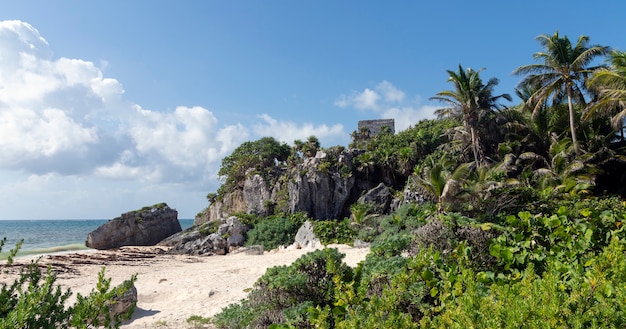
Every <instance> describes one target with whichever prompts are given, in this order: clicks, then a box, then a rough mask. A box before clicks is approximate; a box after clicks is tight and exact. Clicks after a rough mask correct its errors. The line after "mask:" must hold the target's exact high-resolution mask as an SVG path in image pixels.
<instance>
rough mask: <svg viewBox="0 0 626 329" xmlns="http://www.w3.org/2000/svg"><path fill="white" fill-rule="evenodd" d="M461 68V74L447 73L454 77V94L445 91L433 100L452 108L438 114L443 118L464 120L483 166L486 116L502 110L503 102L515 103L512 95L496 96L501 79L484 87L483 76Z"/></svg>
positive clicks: (469, 69)
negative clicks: (482, 137)
mask: <svg viewBox="0 0 626 329" xmlns="http://www.w3.org/2000/svg"><path fill="white" fill-rule="evenodd" d="M482 70H483V69H480V70H478V71H475V70H472V69H471V68H467V69H466V70H463V67H462V66H461V65H459V69H458V71H456V72H454V71H451V70H447V72H448V74H449V75H450V77H449V78H448V82H452V83H453V84H454V87H455V88H454V90H444V91H442V92H439V93H437V95H436V96H434V97H431V98H430V99H431V100H436V101H440V102H442V103H444V104H447V105H449V107H446V108H442V109H438V110H437V111H435V113H436V114H437V115H438V116H439V117H440V118H442V117H455V116H458V117H461V119H462V120H463V125H464V128H465V130H466V132H467V133H469V135H470V140H471V147H472V153H473V154H474V163H475V164H476V165H477V166H481V165H483V164H484V162H485V155H484V153H483V148H482V146H481V142H480V136H479V128H480V127H479V122H480V119H481V118H482V117H484V115H485V113H487V112H491V111H493V110H494V109H499V108H501V106H500V105H499V104H498V102H497V101H498V99H499V98H504V99H507V100H508V101H511V100H512V98H511V96H510V95H509V94H502V95H498V96H493V89H494V87H495V86H496V85H497V84H498V79H496V78H491V79H489V81H488V82H487V84H483V81H482V80H481V78H480V72H481V71H482Z"/></svg>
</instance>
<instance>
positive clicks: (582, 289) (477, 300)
mask: <svg viewBox="0 0 626 329" xmlns="http://www.w3.org/2000/svg"><path fill="white" fill-rule="evenodd" d="M624 251H625V250H624V242H623V241H620V240H619V239H618V238H616V237H614V238H613V239H612V242H611V243H610V245H609V246H608V247H606V248H604V250H603V251H602V253H601V254H600V255H598V256H597V257H595V258H594V259H593V260H591V261H590V263H589V264H587V266H585V267H581V268H578V269H577V270H576V271H573V272H571V273H570V275H568V276H564V275H563V273H562V271H561V270H560V268H559V267H560V265H559V264H558V262H554V261H549V262H548V264H547V266H546V270H545V272H544V274H543V275H538V274H537V273H535V272H534V269H533V266H529V267H528V268H526V269H525V270H524V271H523V273H522V275H521V280H519V281H517V282H514V283H511V284H508V285H502V284H492V285H490V286H487V285H485V284H483V283H481V282H480V281H479V280H476V277H475V276H474V273H473V272H472V271H471V270H468V271H466V272H465V273H464V275H463V277H462V279H461V280H462V281H463V286H464V287H465V291H464V293H463V294H462V295H460V296H459V297H457V298H456V299H455V300H454V302H453V303H452V304H451V305H449V307H447V308H446V309H445V310H444V311H443V312H442V313H441V314H440V315H439V316H437V317H434V318H433V320H432V322H430V321H424V323H423V324H424V327H426V328H444V327H445V328H624V326H626V313H625V311H624V310H626V258H625V257H624Z"/></svg>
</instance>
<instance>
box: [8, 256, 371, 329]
mask: <svg viewBox="0 0 626 329" xmlns="http://www.w3.org/2000/svg"><path fill="white" fill-rule="evenodd" d="M329 247H331V248H337V249H339V251H340V252H341V253H344V254H345V255H346V257H345V258H344V261H345V262H346V263H347V264H348V265H350V266H356V265H357V264H358V263H359V262H360V261H362V260H364V259H365V256H366V255H367V253H368V252H369V249H367V248H352V247H350V246H345V245H331V246H329ZM312 250H313V249H295V248H287V249H280V250H274V251H266V252H265V253H264V254H263V255H247V254H245V253H233V254H229V255H226V256H181V255H167V254H165V253H164V249H162V248H158V247H124V248H121V249H117V250H111V251H90V252H77V253H69V254H62V255H49V256H45V257H44V258H42V259H41V262H42V264H49V265H51V266H52V268H53V269H55V270H56V271H58V277H57V282H58V283H59V284H61V285H62V286H63V287H66V288H71V289H72V291H73V292H74V293H81V294H83V295H85V294H88V293H89V292H90V291H91V290H92V289H93V288H94V287H95V285H96V282H97V280H98V272H99V271H100V269H101V268H102V266H106V277H110V278H112V285H118V284H120V283H121V282H122V281H124V280H126V279H128V278H130V277H131V276H132V275H133V274H135V273H136V274H137V282H136V283H135V286H136V287H137V292H138V302H137V309H136V310H135V313H134V315H133V318H132V319H131V320H130V321H128V322H125V323H124V324H123V325H122V327H121V328H126V329H131V328H132V329H135V328H136V329H139V328H142V329H143V328H188V327H189V326H188V324H187V321H186V320H187V319H188V318H189V317H190V316H192V315H200V316H203V317H211V316H213V315H214V314H216V313H219V312H220V310H221V309H222V308H223V307H225V306H227V305H229V304H231V303H235V302H238V301H239V300H241V299H243V298H245V297H246V295H247V292H246V291H248V288H251V287H252V286H253V284H254V282H255V281H256V280H257V279H258V278H259V277H260V276H261V275H263V274H264V273H265V270H266V269H267V268H270V267H273V266H277V265H288V264H291V263H292V262H293V261H295V260H296V259H298V258H299V257H300V256H302V255H304V254H306V253H307V252H310V251H312ZM26 261H27V260H24V259H22V260H18V262H26ZM10 277H11V276H10V275H9V276H7V275H3V276H1V277H0V280H6V279H9V278H10Z"/></svg>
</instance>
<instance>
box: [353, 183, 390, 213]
mask: <svg viewBox="0 0 626 329" xmlns="http://www.w3.org/2000/svg"><path fill="white" fill-rule="evenodd" d="M391 201H392V195H391V190H390V189H389V188H388V187H387V186H385V184H383V183H380V184H378V186H376V187H374V188H373V189H371V190H369V191H367V193H365V194H364V195H363V196H361V197H360V198H359V200H358V202H359V203H365V204H368V209H369V210H370V213H374V214H385V213H387V212H389V209H390V206H391Z"/></svg>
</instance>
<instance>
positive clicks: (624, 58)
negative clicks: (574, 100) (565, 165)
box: [583, 51, 626, 138]
mask: <svg viewBox="0 0 626 329" xmlns="http://www.w3.org/2000/svg"><path fill="white" fill-rule="evenodd" d="M609 62H610V64H611V65H610V67H608V68H601V69H599V70H597V71H596V72H594V73H593V75H592V76H591V78H589V81H588V82H587V85H588V87H589V88H590V89H592V90H594V91H596V92H597V94H598V96H599V97H598V100H597V101H596V102H594V103H593V104H590V106H589V108H588V109H587V111H585V115H584V116H583V118H584V119H588V118H589V117H591V116H593V115H594V114H597V113H607V112H608V113H609V114H611V115H613V116H612V118H611V126H612V127H613V129H615V130H620V131H622V138H623V128H624V118H626V52H623V51H612V52H611V54H610V56H609Z"/></svg>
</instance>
